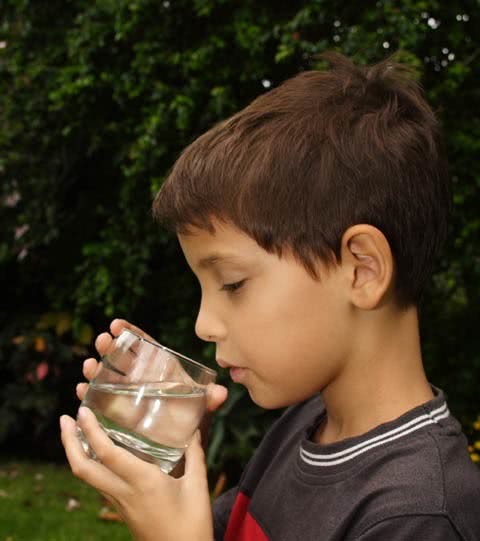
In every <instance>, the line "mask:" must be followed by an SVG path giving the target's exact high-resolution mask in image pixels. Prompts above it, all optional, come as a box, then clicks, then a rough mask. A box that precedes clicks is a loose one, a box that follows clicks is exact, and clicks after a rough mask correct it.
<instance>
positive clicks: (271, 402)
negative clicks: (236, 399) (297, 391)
mask: <svg viewBox="0 0 480 541" xmlns="http://www.w3.org/2000/svg"><path fill="white" fill-rule="evenodd" d="M247 391H248V394H249V395H250V398H251V399H252V401H253V402H255V404H257V406H260V407H261V408H263V409H266V410H276V409H281V408H287V407H288V406H292V405H293V404H296V403H297V401H294V400H288V399H287V398H286V397H282V396H274V395H272V394H269V393H262V392H255V391H252V390H251V389H249V388H248V387H247Z"/></svg>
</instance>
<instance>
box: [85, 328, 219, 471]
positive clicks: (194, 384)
mask: <svg viewBox="0 0 480 541" xmlns="http://www.w3.org/2000/svg"><path fill="white" fill-rule="evenodd" d="M101 360H102V364H101V368H100V370H99V372H98V374H97V375H96V377H95V378H94V379H93V380H92V381H91V382H90V385H89V388H88V391H87V393H86V395H85V397H84V399H83V401H82V406H86V407H88V408H90V409H91V410H92V411H93V413H94V414H95V416H96V418H97V420H98V422H99V424H100V426H101V427H102V428H103V430H105V432H106V433H107V434H108V436H109V437H110V439H111V440H112V441H113V442H114V443H115V444H116V445H119V446H120V447H123V448H125V449H127V450H128V451H130V452H131V453H133V454H134V455H136V456H137V457H139V458H141V459H143V460H145V461H147V462H151V463H153V464H157V465H158V466H159V467H160V468H161V469H162V470H163V471H164V472H165V473H169V472H170V471H171V470H172V469H173V468H174V467H175V465H176V464H177V463H178V462H179V460H180V459H181V458H182V456H183V454H184V452H185V449H186V448H187V446H188V444H189V442H190V440H191V438H192V436H193V434H194V432H195V430H196V429H197V428H198V426H199V424H200V421H201V419H202V417H203V415H204V413H205V410H206V391H207V386H208V385H209V384H211V383H213V382H214V381H215V376H216V372H215V371H214V370H211V369H210V368H207V367H206V366H203V365H202V364H200V363H198V362H196V361H193V360H192V359H189V358H188V357H185V356H184V355H181V354H180V353H177V352H175V351H173V350H171V349H169V348H167V347H165V346H163V345H161V344H158V343H154V342H151V341H150V340H147V339H145V338H143V337H141V336H139V335H137V334H136V333H134V332H132V331H130V330H128V329H124V330H123V331H122V333H121V334H120V335H119V336H118V337H117V338H114V339H113V340H112V342H111V344H110V347H109V349H108V351H107V352H106V354H105V355H104V356H103V357H102V359H101ZM78 435H79V438H80V440H81V442H82V445H83V447H84V449H85V451H86V452H87V453H88V455H89V456H90V457H92V458H96V456H95V452H94V450H93V449H92V448H91V447H90V446H89V444H88V441H87V439H86V438H85V435H84V434H83V433H82V431H81V430H80V429H78Z"/></svg>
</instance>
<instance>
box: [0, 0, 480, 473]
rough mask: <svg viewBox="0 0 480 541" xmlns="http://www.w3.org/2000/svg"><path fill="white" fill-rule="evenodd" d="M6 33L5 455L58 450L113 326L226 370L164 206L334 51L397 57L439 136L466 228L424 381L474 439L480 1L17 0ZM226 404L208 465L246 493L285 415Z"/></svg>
mask: <svg viewBox="0 0 480 541" xmlns="http://www.w3.org/2000/svg"><path fill="white" fill-rule="evenodd" d="M0 17H1V20H0V24H1V26H0V121H1V124H0V125H1V129H0V198H1V199H0V201H1V207H0V208H1V213H0V273H1V274H0V276H1V280H2V286H3V287H2V297H1V310H0V317H1V326H0V374H1V378H2V385H1V386H0V439H1V440H2V441H3V442H4V443H8V444H9V445H13V442H17V445H19V446H23V447H26V448H29V445H30V444H31V443H32V442H35V445H36V446H37V447H38V445H39V443H40V442H49V445H52V442H58V437H57V428H56V424H57V415H58V414H59V413H60V412H61V411H70V412H73V411H75V407H76V402H75V400H74V397H73V392H74V391H73V383H74V382H76V381H77V380H78V379H79V378H80V368H81V364H80V363H81V359H82V358H84V357H85V356H86V355H87V354H90V353H92V349H91V342H92V338H93V336H94V334H96V333H97V332H99V331H101V330H103V329H105V328H106V326H107V324H108V322H109V320H110V319H111V318H112V317H115V316H120V317H126V318H128V319H130V320H131V321H133V322H135V323H136V324H138V325H140V326H143V327H144V328H145V329H146V330H148V331H149V332H150V333H151V334H153V335H154V336H156V337H157V338H158V339H159V340H163V341H165V342H166V343H168V344H170V345H171V346H172V347H174V348H176V349H179V350H182V351H185V352H186V353H188V354H191V355H195V356H197V357H199V358H201V359H203V360H206V361H207V362H211V363H212V362H213V349H212V348H211V347H204V345H202V344H201V343H200V341H199V340H197V339H196V338H195V336H194V332H193V323H194V318H195V313H196V310H197V307H198V302H199V292H198V291H197V289H196V286H195V284H194V280H193V277H192V276H191V275H190V274H189V271H188V270H187V267H186V264H185V263H184V261H183V259H182V256H181V254H180V252H179V249H178V247H177V245H176V241H175V239H173V238H172V237H171V236H169V235H167V234H166V233H165V232H163V231H161V230H159V229H158V227H156V226H155V225H154V224H153V222H152V220H151V217H150V203H151V199H152V196H153V194H154V193H155V192H156V190H157V189H158V187H159V186H160V185H161V183H162V180H163V178H164V176H165V175H166V173H167V171H168V169H169V167H171V165H172V164H173V162H174V161H175V159H176V157H177V156H178V154H179V152H180V151H181V149H182V148H183V147H184V146H185V145H187V144H188V143H189V142H191V141H192V140H193V139H195V138H196V137H197V136H199V135H200V134H201V133H202V132H204V131H205V130H207V129H208V128H209V127H210V126H212V125H213V124H214V123H215V122H217V121H218V120H220V119H222V118H225V117H227V116H229V115H230V114H232V113H234V112H235V111H237V110H238V109H239V108H241V107H243V106H245V105H246V104H247V103H249V102H250V101H251V100H252V99H253V98H254V97H256V96H257V95H258V94H260V93H261V92H264V91H265V90H266V89H267V88H270V87H271V86H275V85H277V84H278V83H280V82H281V81H282V80H284V79H285V78H288V77H290V76H292V75H294V74H295V73H297V72H298V71H299V70H303V69H310V68H312V67H316V64H315V61H314V60H312V55H314V54H315V53H317V52H320V51H324V50H326V49H337V50H339V51H341V52H343V53H346V54H347V55H350V56H352V57H353V58H354V59H355V60H356V61H358V62H360V63H366V62H373V61H377V60H379V59H381V58H383V57H384V56H385V55H386V54H389V53H391V52H393V51H398V56H399V57H400V59H401V60H403V61H405V62H407V63H408V64H410V65H412V66H413V67H415V68H416V70H417V72H418V76H419V77H420V79H421V81H422V83H423V85H424V87H425V88H426V91H427V94H428V97H429V100H430V102H431V104H432V105H433V106H434V107H435V109H436V110H437V111H438V115H439V118H440V119H441V122H442V124H443V126H444V129H445V133H446V138H447V144H448V152H449V156H450V161H451V172H452V176H453V181H454V192H455V212H454V220H453V224H452V229H451V234H450V239H449V243H448V246H447V247H446V249H445V252H444V254H443V256H442V257H441V258H440V260H439V261H438V266H437V271H436V274H435V277H434V280H433V282H432V287H431V290H430V291H429V293H428V296H427V298H426V301H425V303H424V305H423V307H422V311H421V316H422V334H423V339H424V354H425V359H426V363H427V368H428V373H429V377H430V379H431V380H432V381H433V382H435V383H436V384H437V385H438V386H441V387H443V388H445V389H446V390H447V392H448V394H449V395H450V405H451V408H452V410H453V411H454V413H455V414H456V415H457V416H459V417H460V418H461V420H462V422H463V423H464V424H465V427H466V428H467V429H468V428H469V426H470V424H471V423H472V422H473V420H474V419H475V417H476V415H477V414H478V413H479V412H480V404H479V403H478V399H477V397H478V396H479V393H478V388H477V385H478V383H479V376H480V354H479V353H478V347H477V344H476V335H477V332H478V331H477V325H478V321H479V320H480V317H479V316H480V298H479V297H480V295H479V288H478V283H479V278H480V257H479V241H478V239H479V229H480V218H479V213H478V210H479V195H478V193H479V190H478V188H479V185H480V170H479V167H480V166H479V163H478V160H476V159H475V158H476V156H477V155H478V151H479V150H480V148H479V147H480V122H479V119H478V116H476V115H475V114H474V112H475V111H477V112H478V110H480V103H479V92H480V91H479V89H478V84H477V83H478V75H479V64H478V60H479V53H480V48H479V43H478V40H477V38H476V37H475V36H476V35H477V34H476V33H475V29H477V30H478V28H479V27H480V19H479V10H478V6H477V4H476V2H475V1H473V0H471V1H460V0H452V1H451V2H448V3H447V2H442V3H440V2H438V1H433V0H425V1H412V0H404V1H402V2H382V1H378V2H360V3H359V2H338V1H333V0H316V1H314V0H310V1H303V2H295V1H274V2H273V1H270V2H254V1H253V0H244V1H242V2H234V1H233V0H230V1H227V0H203V1H202V0H190V1H185V0H183V1H182V0H175V1H174V0H170V2H168V1H163V2H162V1H159V0H100V1H97V2H82V1H80V0H70V1H68V2H65V1H64V0H62V1H60V0H52V1H49V2H38V1H37V2H35V1H33V0H4V1H3V2H2V4H1V6H0ZM418 234H421V231H419V232H418ZM222 378H223V379H222V381H226V378H225V376H224V375H222ZM230 391H231V393H230V399H229V403H228V405H227V407H226V408H225V409H224V410H223V411H222V413H220V414H219V415H218V416H217V419H216V421H215V424H214V426H213V431H212V446H211V449H210V455H209V461H210V465H211V467H212V472H214V474H216V473H218V472H220V471H222V470H227V471H228V472H233V473H232V474H231V476H233V477H234V476H235V475H236V473H235V472H237V471H238V467H239V466H241V465H242V464H244V463H245V461H246V460H247V459H248V457H249V455H250V453H251V451H252V449H253V447H254V446H255V445H256V443H257V442H258V439H259V437H260V436H261V434H262V432H263V430H264V428H265V427H266V426H267V425H268V423H270V422H271V420H272V418H273V416H274V415H275V413H265V412H262V411H260V410H258V409H257V408H256V407H255V406H254V405H252V403H251V402H250V401H249V399H248V396H246V395H245V392H244V390H243V389H242V388H240V387H236V386H233V387H231V389H230ZM55 446H56V447H55ZM54 447H55V449H56V450H57V451H58V447H59V446H58V444H57V443H55V444H54Z"/></svg>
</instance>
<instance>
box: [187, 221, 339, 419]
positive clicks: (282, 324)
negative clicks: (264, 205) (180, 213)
mask: <svg viewBox="0 0 480 541" xmlns="http://www.w3.org/2000/svg"><path fill="white" fill-rule="evenodd" d="M214 224H215V229H216V231H215V234H213V235H212V234H210V233H209V232H207V231H205V230H200V229H194V230H192V234H189V235H179V236H178V237H179V241H180V245H181V247H182V250H183V252H184V254H185V257H186V259H187V262H188V264H189V265H190V267H191V269H192V270H193V272H194V273H195V275H196V276H197V278H198V280H199V282H200V286H201V289H202V300H201V306H200V310H199V313H198V317H197V322H196V326H195V330H196V333H197V335H198V336H199V337H200V338H201V339H203V340H206V341H209V342H215V344H216V358H217V362H218V363H219V364H220V365H221V366H227V367H241V368H242V370H232V372H231V375H232V378H233V379H235V380H236V381H238V382H239V383H242V384H243V385H245V387H246V388H247V389H248V392H249V393H250V396H251V398H252V400H253V401H254V402H256V403H257V404H258V405H260V406H262V407H264V408H280V407H285V406H287V405H290V404H293V403H296V402H299V401H302V400H305V399H306V398H308V397H310V396H312V395H313V394H314V393H315V392H317V391H320V390H321V389H323V388H324V387H325V386H326V385H327V384H328V383H329V382H330V381H331V380H332V379H333V378H334V377H335V376H336V375H337V374H338V372H339V371H340V370H341V368H342V365H343V362H344V360H345V359H346V358H347V357H348V353H347V347H348V344H349V343H350V341H349V340H347V339H346V338H347V336H348V329H347V328H346V325H347V324H346V321H348V317H347V309H348V302H347V301H346V295H345V294H344V293H343V288H342V282H341V280H342V275H341V273H339V272H338V271H337V268H332V269H331V270H330V271H329V273H328V274H327V272H326V271H325V270H324V269H323V270H322V268H320V272H321V274H320V280H319V281H316V280H314V279H313V278H311V277H310V275H309V274H308V273H307V271H306V270H305V269H304V267H303V266H302V265H300V264H299V263H298V262H297V261H296V260H295V259H293V257H291V256H290V255H287V254H285V255H284V256H282V259H279V258H278V257H277V256H276V255H274V254H269V253H268V252H266V251H265V250H263V249H262V248H261V247H260V246H259V245H258V244H257V243H256V242H255V241H254V240H252V239H251V238H250V237H249V236H247V235H246V234H244V233H243V232H241V231H239V230H238V229H236V228H235V227H233V226H227V225H223V224H222V225H220V224H219V223H218V222H215V223H214ZM217 256H218V257H217ZM215 257H216V259H214V258H215ZM231 284H237V285H236V286H233V287H234V288H236V289H232V287H231ZM229 286H230V287H229Z"/></svg>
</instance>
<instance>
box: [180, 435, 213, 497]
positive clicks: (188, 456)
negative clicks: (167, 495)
mask: <svg viewBox="0 0 480 541" xmlns="http://www.w3.org/2000/svg"><path fill="white" fill-rule="evenodd" d="M184 477H185V479H188V480H189V482H193V483H195V484H197V486H198V484H200V485H201V486H200V487H198V488H203V485H205V487H206V489H207V490H208V482H207V464H206V461H205V453H204V451H203V449H202V443H201V436H200V430H196V431H195V434H194V435H193V438H192V441H191V442H190V445H189V446H188V447H187V450H186V451H185V475H184Z"/></svg>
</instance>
